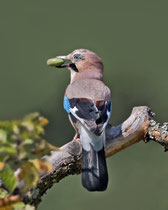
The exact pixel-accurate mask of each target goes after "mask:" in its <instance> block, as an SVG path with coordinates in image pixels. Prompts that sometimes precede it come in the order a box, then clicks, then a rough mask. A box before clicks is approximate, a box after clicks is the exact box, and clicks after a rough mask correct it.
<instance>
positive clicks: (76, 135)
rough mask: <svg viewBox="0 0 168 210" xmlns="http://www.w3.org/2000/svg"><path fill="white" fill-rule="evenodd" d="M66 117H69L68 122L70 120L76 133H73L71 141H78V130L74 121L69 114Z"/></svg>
mask: <svg viewBox="0 0 168 210" xmlns="http://www.w3.org/2000/svg"><path fill="white" fill-rule="evenodd" d="M68 117H69V120H70V122H71V124H72V126H73V128H74V129H75V131H76V134H75V136H74V137H73V141H79V132H78V128H77V127H76V125H75V122H73V121H72V119H71V117H70V115H68Z"/></svg>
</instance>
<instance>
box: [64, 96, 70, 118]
mask: <svg viewBox="0 0 168 210" xmlns="http://www.w3.org/2000/svg"><path fill="white" fill-rule="evenodd" d="M70 108H71V106H70V103H69V100H68V98H67V97H66V96H64V109H65V110H66V112H67V113H68V114H70Z"/></svg>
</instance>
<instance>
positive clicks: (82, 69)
mask: <svg viewBox="0 0 168 210" xmlns="http://www.w3.org/2000/svg"><path fill="white" fill-rule="evenodd" d="M56 59H61V60H63V62H61V64H59V65H56V64H55V63H54V59H49V60H48V62H47V63H48V65H50V66H54V65H55V66H56V67H58V68H67V69H69V71H70V84H69V85H68V86H67V88H66V91H65V96H64V109H65V110H66V112H67V113H68V116H69V120H70V122H71V124H72V126H73V128H74V129H75V131H76V134H75V136H74V139H73V140H74V141H76V140H79V138H80V141H81V145H82V175H81V177H82V185H83V187H84V188H86V189H87V190H88V191H104V190H106V189H107V185H108V170H107V164H106V157H105V150H104V147H105V138H106V136H105V135H106V133H105V129H106V126H107V125H108V124H109V120H110V116H111V112H112V102H111V91H110V89H109V88H108V87H107V86H106V85H105V83H104V78H103V70H104V65H103V62H102V59H101V58H100V57H99V56H98V55H97V54H96V53H94V52H92V51H90V50H87V49H77V50H74V51H73V52H71V53H70V54H68V55H66V56H57V57H56ZM65 61H66V62H65ZM64 62H65V63H64Z"/></svg>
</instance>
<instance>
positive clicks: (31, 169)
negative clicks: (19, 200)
mask: <svg viewBox="0 0 168 210" xmlns="http://www.w3.org/2000/svg"><path fill="white" fill-rule="evenodd" d="M20 169H21V170H20V173H19V174H18V178H19V180H20V181H24V187H23V188H22V189H21V191H22V192H23V193H24V192H26V191H27V190H28V189H30V188H32V187H34V186H35V185H36V184H37V182H38V180H39V173H38V170H37V169H36V167H35V166H34V164H33V163H31V162H29V161H27V162H25V163H23V164H22V165H21V166H20Z"/></svg>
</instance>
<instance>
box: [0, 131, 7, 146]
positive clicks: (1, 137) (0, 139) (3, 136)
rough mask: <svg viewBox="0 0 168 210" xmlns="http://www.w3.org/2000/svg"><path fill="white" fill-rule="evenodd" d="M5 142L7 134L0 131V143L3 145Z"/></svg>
mask: <svg viewBox="0 0 168 210" xmlns="http://www.w3.org/2000/svg"><path fill="white" fill-rule="evenodd" d="M6 141H7V132H6V131H5V130H2V129H0V142H3V143H5V142H6Z"/></svg>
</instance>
